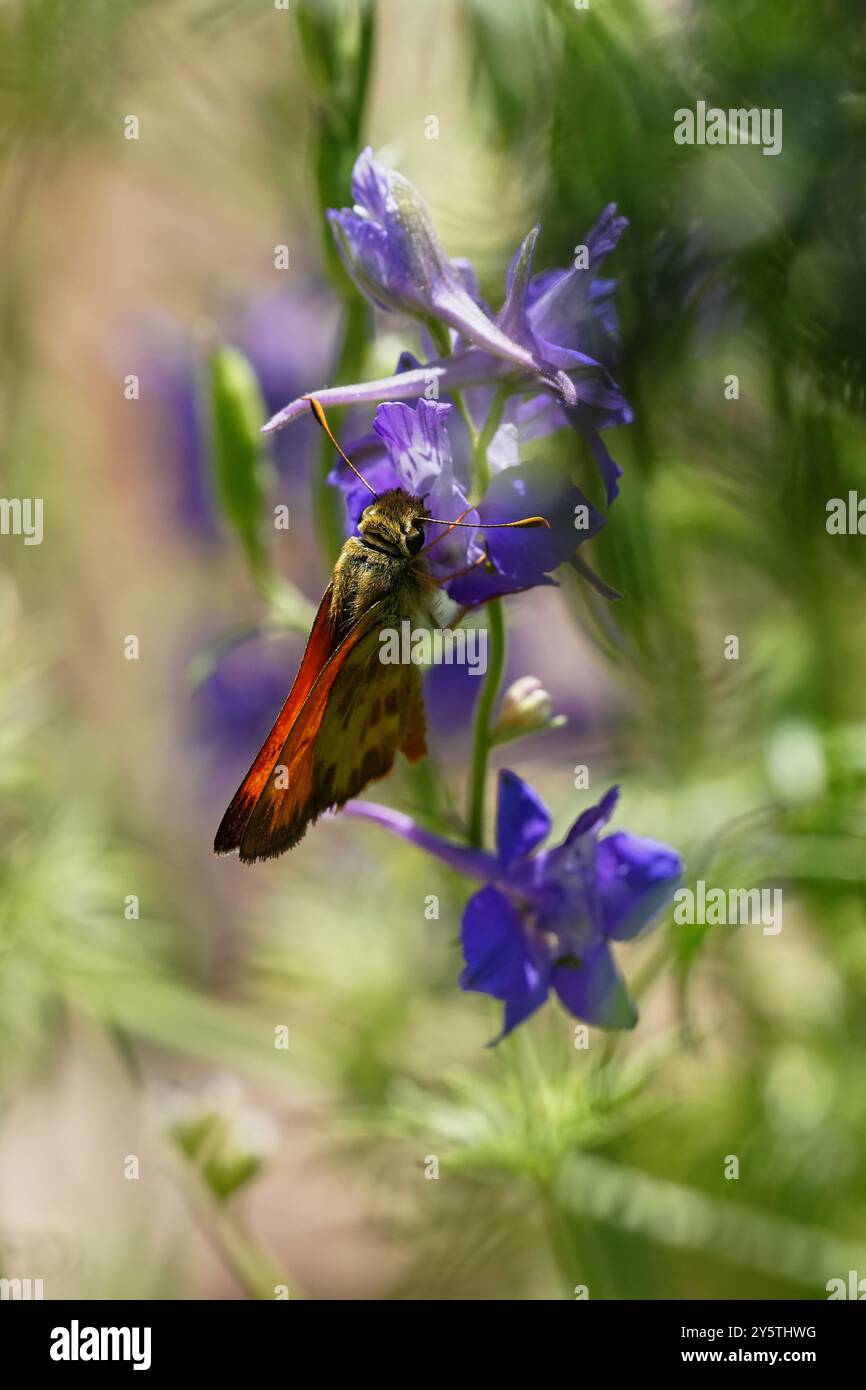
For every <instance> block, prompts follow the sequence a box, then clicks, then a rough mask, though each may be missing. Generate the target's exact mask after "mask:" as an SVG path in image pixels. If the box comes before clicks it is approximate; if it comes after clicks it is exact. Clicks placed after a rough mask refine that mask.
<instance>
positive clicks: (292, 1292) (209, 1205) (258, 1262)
mask: <svg viewBox="0 0 866 1390" xmlns="http://www.w3.org/2000/svg"><path fill="white" fill-rule="evenodd" d="M176 1171H177V1172H178V1174H179V1181H180V1183H181V1186H182V1187H183V1188H184V1190H185V1192H186V1194H187V1197H188V1200H189V1204H190V1207H191V1209H192V1211H193V1214H194V1215H195V1217H196V1219H197V1221H198V1224H199V1226H200V1227H201V1230H202V1231H203V1233H204V1234H205V1236H207V1237H208V1239H209V1240H210V1242H211V1244H212V1245H214V1246H215V1247H216V1249H217V1250H218V1251H219V1253H220V1255H221V1256H222V1258H223V1259H224V1261H225V1263H226V1264H227V1265H228V1267H229V1268H230V1269H231V1271H232V1273H233V1274H234V1276H235V1278H236V1279H237V1281H238V1283H239V1284H240V1285H241V1287H242V1288H243V1289H244V1291H245V1292H246V1293H247V1294H248V1295H249V1296H250V1298H254V1299H256V1300H258V1301H261V1302H265V1301H268V1302H273V1300H274V1299H275V1298H276V1296H277V1295H276V1290H277V1288H278V1287H280V1286H285V1287H286V1288H287V1289H288V1291H289V1297H290V1298H292V1299H295V1298H303V1294H302V1293H301V1291H300V1290H299V1289H298V1287H297V1285H296V1284H293V1283H292V1281H291V1280H290V1279H289V1277H288V1275H287V1274H286V1272H285V1270H284V1269H282V1268H281V1266H280V1265H278V1264H277V1263H276V1261H275V1260H274V1259H273V1257H272V1256H271V1255H270V1254H269V1253H268V1251H266V1250H263V1249H262V1247H261V1246H260V1245H259V1244H258V1242H257V1241H255V1240H254V1239H253V1237H252V1236H251V1235H250V1234H249V1232H248V1231H247V1230H246V1229H245V1227H244V1225H243V1223H242V1222H241V1220H240V1219H239V1217H238V1215H237V1209H236V1205H235V1204H234V1203H232V1202H231V1201H224V1202H220V1201H218V1200H217V1198H216V1197H214V1195H213V1193H212V1192H211V1191H210V1190H209V1188H208V1187H207V1186H206V1184H205V1183H204V1182H203V1181H202V1180H201V1179H200V1177H199V1176H198V1174H197V1173H194V1172H191V1171H190V1169H189V1167H188V1166H187V1165H180V1164H177V1165H176Z"/></svg>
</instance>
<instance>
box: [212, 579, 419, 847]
mask: <svg viewBox="0 0 866 1390" xmlns="http://www.w3.org/2000/svg"><path fill="white" fill-rule="evenodd" d="M386 608H387V603H386V601H383V600H380V601H379V602H378V603H375V604H373V605H372V606H371V607H370V608H369V609H368V610H367V612H366V613H364V614H363V615H362V617H361V618H359V619H358V621H357V622H356V623H355V625H354V627H353V628H351V630H350V631H349V632H348V633H347V634H346V636H345V637H344V638H343V640H342V642H341V643H340V644H339V646H338V647H337V648H336V650H335V651H334V652H333V654H332V655H331V656H330V657H329V659H328V661H327V662H326V663H325V665H324V667H323V668H322V670H321V672H320V674H319V676H318V677H317V679H316V681H315V683H314V684H313V686H312V689H311V690H310V693H309V695H308V697H307V699H306V701H305V703H304V705H303V708H302V710H301V712H300V714H299V715H298V716H297V717H296V718H295V719H294V721H293V723H292V724H291V727H290V728H289V731H288V734H287V736H286V740H285V743H284V744H283V747H282V749H281V751H280V753H279V755H278V756H277V757H276V758H275V759H274V760H273V762H272V763H271V766H270V773H271V774H273V775H268V774H266V776H265V780H264V785H263V786H262V788H261V790H260V792H259V796H258V800H257V801H256V804H255V806H254V808H253V810H252V812H251V814H250V815H249V816H248V817H247V819H246V821H245V825H244V829H243V833H242V835H241V838H240V844H239V849H240V857H241V859H242V860H244V861H245V862H247V863H250V862H252V861H253V860H256V859H270V858H272V857H274V856H275V855H278V854H282V852H283V851H284V850H287V849H291V848H292V847H293V846H294V845H296V844H297V843H298V841H299V840H300V839H301V838H302V837H303V835H304V832H305V831H306V829H307V827H308V825H310V824H311V822H312V821H314V820H315V819H316V818H317V817H318V816H320V815H321V814H322V812H323V811H327V810H329V809H330V808H331V807H334V806H342V805H343V804H344V803H345V802H346V801H348V800H349V799H350V798H351V797H353V796H357V795H358V793H359V792H360V791H362V790H363V788H364V787H365V786H366V785H367V783H368V782H371V781H373V780H374V779H375V778H379V777H384V776H385V775H386V773H388V772H390V770H391V767H392V766H393V763H394V758H395V756H396V753H397V751H398V749H401V750H402V751H403V752H404V753H405V755H406V757H407V758H409V760H410V761H412V762H415V761H417V759H418V758H422V757H423V756H424V754H425V753H426V752H427V748H426V744H425V741H424V701H423V696H422V691H421V678H420V675H419V673H418V669H417V667H415V666H412V665H406V664H403V665H398V664H395V665H384V664H383V663H382V661H381V660H380V656H381V650H382V649H381V643H380V641H379V634H380V632H381V630H382V627H383V626H384V623H385V621H386V620H387V621H390V619H391V617H392V615H388V614H386ZM278 722H279V721H278Z"/></svg>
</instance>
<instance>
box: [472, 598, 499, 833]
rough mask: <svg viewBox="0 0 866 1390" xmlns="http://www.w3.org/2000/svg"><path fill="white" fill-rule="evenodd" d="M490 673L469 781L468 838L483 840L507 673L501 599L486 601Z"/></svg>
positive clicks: (480, 709)
mask: <svg viewBox="0 0 866 1390" xmlns="http://www.w3.org/2000/svg"><path fill="white" fill-rule="evenodd" d="M487 636H488V640H487V675H486V676H485V677H484V685H483V687H482V690H481V694H480V695H479V697H478V708H477V709H476V711H475V734H474V739H473V746H472V769H471V774H470V781H469V812H468V833H469V842H470V844H473V845H478V846H479V848H480V847H482V846H483V844H484V793H485V790H486V783H487V757H488V754H489V752H490V747H491V734H492V729H493V714H494V710H495V708H496V701H497V699H498V697H499V690H500V687H501V685H502V677H503V676H504V674H505V654H506V636H505V614H504V611H503V607H502V600H501V599H498V598H497V599H493V600H492V601H491V602H490V603H488V605H487Z"/></svg>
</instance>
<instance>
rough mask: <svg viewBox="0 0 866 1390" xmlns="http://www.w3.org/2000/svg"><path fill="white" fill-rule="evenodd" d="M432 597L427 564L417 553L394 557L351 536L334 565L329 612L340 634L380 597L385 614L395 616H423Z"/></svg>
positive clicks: (427, 610) (433, 589) (430, 579)
mask: <svg viewBox="0 0 866 1390" xmlns="http://www.w3.org/2000/svg"><path fill="white" fill-rule="evenodd" d="M434 597H435V585H434V583H433V580H432V578H431V576H430V570H429V566H428V564H427V561H426V559H424V558H423V557H422V556H420V555H416V556H413V557H407V558H406V559H402V558H400V559H398V558H397V557H396V556H392V555H386V554H384V553H382V552H381V551H378V550H374V549H372V548H371V547H370V546H368V545H366V544H365V543H364V541H363V540H359V539H358V538H357V537H355V536H353V537H351V538H350V539H349V540H347V541H346V544H345V545H344V546H343V549H342V550H341V552H340V557H339V559H338V560H337V563H336V566H335V567H334V592H333V597H332V600H331V613H332V615H333V620H334V623H335V625H336V626H337V629H338V631H339V632H340V633H341V634H342V633H345V632H346V631H348V629H349V628H350V627H351V626H352V625H353V624H354V623H355V622H357V620H358V619H359V618H360V616H361V615H362V613H365V612H366V611H367V610H368V609H369V608H371V607H372V605H373V604H374V603H378V602H379V600H380V599H385V600H387V609H386V612H387V616H388V617H389V618H390V617H393V618H394V619H396V620H399V619H401V618H414V617H416V616H419V617H421V616H426V615H427V614H428V613H429V610H430V607H431V603H432V601H433V599H434ZM383 616H384V615H383Z"/></svg>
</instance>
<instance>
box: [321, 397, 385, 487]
mask: <svg viewBox="0 0 866 1390" xmlns="http://www.w3.org/2000/svg"><path fill="white" fill-rule="evenodd" d="M304 400H305V401H309V402H310V409H311V410H312V412H313V414H314V416H315V417H316V420H317V422H318V423H319V424H320V425H321V427H322V429H323V430H324V431H325V434H326V435H327V436H328V438H329V439H330V441H331V443H332V444H333V446H334V448H335V449H336V451H337V453H338V454H339V455H340V458H341V459H342V460H343V462H344V463H347V464H348V465H349V467H350V468H351V470H352V472H353V473H354V475H355V477H356V478H360V480H361V482H362V483H363V484H364V487H365V488H366V489H367V491H368V492H372V494H373V496H374V497H375V499H376V501H377V502H378V500H379V494H378V492H377V491H376V489H375V488H372V487H370V484H369V483H368V482H367V479H366V478H365V477H364V475H363V473H359V472H358V470H357V468H356V467H355V465H354V463H353V462H352V460H351V459H350V458H349V455H348V454H344V453H343V450H342V449H341V448H340V446H339V444H338V443H337V441H336V439H335V438H334V431H333V430H332V429H331V426H330V425H329V424H328V419H327V416H326V415H325V412H324V410H323V409H322V407H321V405H320V404H319V402H318V401H317V400H316V398H315V396H305V397H304Z"/></svg>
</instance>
